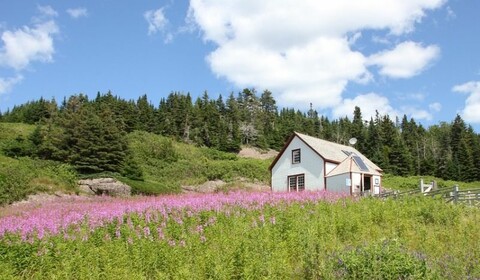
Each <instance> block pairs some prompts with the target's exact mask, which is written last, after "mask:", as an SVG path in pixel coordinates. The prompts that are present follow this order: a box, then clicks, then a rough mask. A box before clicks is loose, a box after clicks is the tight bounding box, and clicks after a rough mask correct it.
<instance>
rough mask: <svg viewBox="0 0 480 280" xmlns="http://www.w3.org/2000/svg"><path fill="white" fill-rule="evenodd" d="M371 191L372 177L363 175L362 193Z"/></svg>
mask: <svg viewBox="0 0 480 280" xmlns="http://www.w3.org/2000/svg"><path fill="white" fill-rule="evenodd" d="M371 189H372V176H368V175H363V191H364V192H366V191H370V190H371Z"/></svg>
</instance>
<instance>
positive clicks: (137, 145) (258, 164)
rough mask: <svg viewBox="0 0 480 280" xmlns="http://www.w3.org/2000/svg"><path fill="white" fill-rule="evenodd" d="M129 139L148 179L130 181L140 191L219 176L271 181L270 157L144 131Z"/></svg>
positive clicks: (175, 188) (231, 180)
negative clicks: (248, 156)
mask: <svg viewBox="0 0 480 280" xmlns="http://www.w3.org/2000/svg"><path fill="white" fill-rule="evenodd" d="M128 142H129V145H130V148H131V150H132V152H133V154H134V158H135V161H136V162H137V163H138V164H139V165H140V167H141V168H142V170H143V172H144V177H145V181H144V182H139V181H132V180H127V183H129V184H131V185H132V186H133V187H135V189H136V190H137V191H139V192H145V193H165V192H179V191H180V186H182V185H198V184H201V183H204V182H206V181H209V180H216V179H219V180H223V181H225V182H227V183H234V182H235V181H238V179H242V180H247V181H251V182H254V181H259V182H263V183H265V184H267V183H268V181H269V176H270V174H269V171H268V166H269V164H270V162H271V161H270V160H257V159H245V158H240V157H238V156H237V155H235V154H231V153H225V152H220V151H217V150H214V149H209V148H205V147H202V148H199V147H196V146H194V145H189V144H185V143H179V142H175V141H173V140H171V139H169V138H166V137H162V136H159V135H156V134H152V133H147V132H143V131H136V132H133V133H131V134H129V135H128Z"/></svg>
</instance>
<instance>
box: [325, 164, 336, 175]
mask: <svg viewBox="0 0 480 280" xmlns="http://www.w3.org/2000/svg"><path fill="white" fill-rule="evenodd" d="M337 166H338V164H336V163H332V162H326V163H325V174H328V173H330V171H332V170H333V169H335V167H337Z"/></svg>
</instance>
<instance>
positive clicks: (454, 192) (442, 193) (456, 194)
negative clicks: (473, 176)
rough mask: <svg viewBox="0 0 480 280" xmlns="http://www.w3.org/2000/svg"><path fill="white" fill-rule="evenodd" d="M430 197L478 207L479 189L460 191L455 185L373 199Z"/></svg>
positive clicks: (386, 195)
mask: <svg viewBox="0 0 480 280" xmlns="http://www.w3.org/2000/svg"><path fill="white" fill-rule="evenodd" d="M420 195H424V196H430V197H441V198H443V199H445V202H447V203H462V204H466V205H471V206H477V207H480V188H476V189H467V190H460V189H459V188H458V186H457V185H455V186H453V188H452V187H446V188H440V189H436V190H429V191H428V192H422V190H420V189H418V190H411V191H403V192H400V191H389V192H383V193H380V194H378V195H376V196H375V197H378V198H401V197H405V196H420Z"/></svg>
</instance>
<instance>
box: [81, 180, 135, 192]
mask: <svg viewBox="0 0 480 280" xmlns="http://www.w3.org/2000/svg"><path fill="white" fill-rule="evenodd" d="M78 188H79V189H80V191H81V192H84V193H87V194H96V195H111V196H130V194H131V193H132V188H131V187H130V186H129V185H126V184H124V183H122V182H120V181H117V180H115V179H113V178H98V179H86V180H79V181H78Z"/></svg>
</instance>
